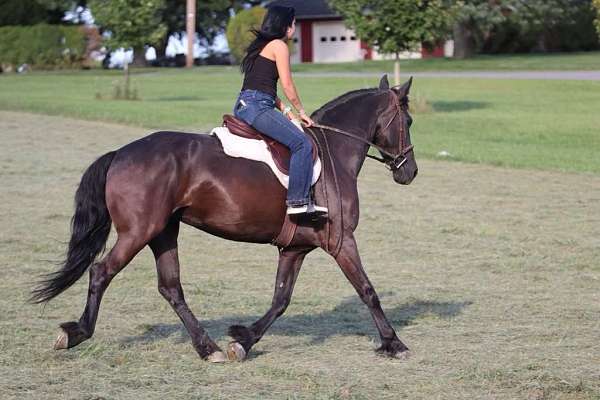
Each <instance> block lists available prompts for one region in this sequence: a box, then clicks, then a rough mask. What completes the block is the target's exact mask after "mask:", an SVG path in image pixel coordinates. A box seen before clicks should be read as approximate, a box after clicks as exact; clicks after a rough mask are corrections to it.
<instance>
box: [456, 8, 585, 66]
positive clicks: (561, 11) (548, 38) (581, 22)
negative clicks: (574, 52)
mask: <svg viewBox="0 0 600 400" xmlns="http://www.w3.org/2000/svg"><path fill="white" fill-rule="evenodd" d="M590 1H591V0H458V1H457V0H454V1H452V14H453V15H454V21H455V24H454V56H455V57H457V58H465V57H469V56H471V55H473V54H474V53H476V52H478V51H481V50H482V49H483V50H486V51H490V49H491V50H492V51H494V50H498V49H500V50H503V51H510V52H512V51H531V50H534V51H548V50H550V49H555V48H561V47H563V48H566V49H573V48H575V49H576V48H578V47H577V46H580V47H582V48H586V47H593V46H594V43H595V41H594V40H590V38H589V33H588V32H589V31H590V30H591V29H592V27H591V25H590V23H591V21H590V19H589V7H590ZM565 35H569V38H568V39H565V38H564V36H565ZM561 43H562V44H561ZM565 44H566V45H565Z"/></svg>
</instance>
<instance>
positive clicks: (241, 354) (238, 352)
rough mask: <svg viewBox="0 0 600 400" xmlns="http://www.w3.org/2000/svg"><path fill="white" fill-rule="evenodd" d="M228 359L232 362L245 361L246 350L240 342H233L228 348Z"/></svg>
mask: <svg viewBox="0 0 600 400" xmlns="http://www.w3.org/2000/svg"><path fill="white" fill-rule="evenodd" d="M227 358H229V360H230V361H243V360H244V359H245V358H246V350H244V347H242V345H241V344H239V343H238V342H231V343H229V346H227Z"/></svg>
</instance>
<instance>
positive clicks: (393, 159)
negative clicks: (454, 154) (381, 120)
mask: <svg viewBox="0 0 600 400" xmlns="http://www.w3.org/2000/svg"><path fill="white" fill-rule="evenodd" d="M391 92H392V94H393V96H394V97H395V100H394V105H395V106H396V110H395V111H394V115H392V118H391V119H390V120H389V122H388V123H387V124H386V125H385V127H384V128H383V129H381V130H380V131H379V132H381V131H385V130H386V129H387V128H389V126H390V125H391V124H392V122H394V120H395V119H396V117H398V116H400V119H401V125H400V140H399V141H398V154H393V153H390V152H389V151H387V150H385V149H384V148H383V147H381V146H379V145H377V144H375V143H373V142H371V141H369V140H367V139H364V138H362V137H360V136H358V135H355V134H353V133H350V132H347V131H344V130H342V129H338V128H334V127H332V126H328V125H321V124H313V125H312V126H311V128H312V127H314V128H318V129H321V131H324V130H327V131H331V132H336V133H339V134H341V135H345V136H348V137H351V138H354V139H356V140H359V141H361V142H363V143H366V144H368V145H369V146H371V147H374V148H376V149H377V150H379V152H380V153H381V154H383V155H384V156H385V158H381V157H376V156H372V155H370V154H368V153H367V157H369V158H372V159H374V160H377V161H379V162H380V163H383V164H385V165H386V166H387V167H388V168H389V170H390V171H396V170H398V169H400V168H401V167H402V166H403V165H404V163H405V162H406V160H407V158H406V155H407V154H408V153H410V152H411V151H412V150H413V148H414V146H413V145H412V144H411V145H408V146H405V144H406V142H407V141H408V137H407V133H406V132H407V121H406V117H405V115H404V112H405V111H406V109H407V107H408V104H406V102H403V103H402V104H400V101H399V99H398V96H397V95H396V93H394V92H393V91H391ZM379 132H376V133H375V137H376V136H377V133H379Z"/></svg>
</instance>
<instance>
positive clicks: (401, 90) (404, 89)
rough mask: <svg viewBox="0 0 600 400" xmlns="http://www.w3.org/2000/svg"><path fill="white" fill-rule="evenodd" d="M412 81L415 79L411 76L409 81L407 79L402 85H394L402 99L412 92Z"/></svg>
mask: <svg viewBox="0 0 600 400" xmlns="http://www.w3.org/2000/svg"><path fill="white" fill-rule="evenodd" d="M412 81H413V77H412V76H411V77H410V79H409V80H408V81H406V82H405V83H404V84H403V85H402V86H400V87H398V86H395V87H394V90H395V91H396V93H397V94H398V97H400V98H401V99H402V98H404V97H406V96H408V94H409V93H410V87H411V86H412Z"/></svg>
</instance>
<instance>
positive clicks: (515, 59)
mask: <svg viewBox="0 0 600 400" xmlns="http://www.w3.org/2000/svg"><path fill="white" fill-rule="evenodd" d="M393 65H394V61H393V60H378V61H364V62H353V63H335V64H299V65H295V66H294V70H295V71H302V72H392V71H393V69H394V67H393ZM400 68H401V70H402V71H404V72H425V71H436V72H437V71H542V70H543V71H567V70H586V71H590V70H592V71H597V70H600V52H598V51H595V52H585V53H554V54H521V55H493V56H491V55H489V56H488V55H480V56H476V57H473V58H469V59H465V60H460V59H453V58H430V59H425V60H402V61H401V62H400Z"/></svg>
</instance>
